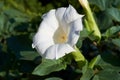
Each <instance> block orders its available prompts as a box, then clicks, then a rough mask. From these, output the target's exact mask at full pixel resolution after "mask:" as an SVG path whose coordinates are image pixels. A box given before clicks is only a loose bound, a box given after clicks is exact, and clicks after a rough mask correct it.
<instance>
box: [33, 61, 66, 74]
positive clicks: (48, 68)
mask: <svg viewBox="0 0 120 80" xmlns="http://www.w3.org/2000/svg"><path fill="white" fill-rule="evenodd" d="M66 67H67V65H66V63H65V62H63V60H62V59H58V60H48V59H43V60H42V63H41V64H40V65H38V66H37V67H36V68H35V70H34V71H33V74H34V75H39V76H44V75H48V74H50V73H51V72H55V71H60V70H62V69H65V68H66Z"/></svg>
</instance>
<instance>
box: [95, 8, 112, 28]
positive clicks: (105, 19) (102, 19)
mask: <svg viewBox="0 0 120 80" xmlns="http://www.w3.org/2000/svg"><path fill="white" fill-rule="evenodd" d="M96 20H97V23H98V26H99V28H100V30H106V29H108V28H109V27H111V25H113V20H112V17H111V16H110V15H108V13H107V11H106V10H105V11H101V12H99V13H98V14H97V15H96Z"/></svg>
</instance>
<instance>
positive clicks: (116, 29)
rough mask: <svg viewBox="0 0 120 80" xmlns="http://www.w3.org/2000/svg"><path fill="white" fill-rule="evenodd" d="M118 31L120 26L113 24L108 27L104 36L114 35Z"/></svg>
mask: <svg viewBox="0 0 120 80" xmlns="http://www.w3.org/2000/svg"><path fill="white" fill-rule="evenodd" d="M118 31H120V26H113V27H111V28H109V29H107V31H106V32H105V33H104V34H103V36H105V37H107V38H108V37H111V36H114V34H115V33H117V32H118Z"/></svg>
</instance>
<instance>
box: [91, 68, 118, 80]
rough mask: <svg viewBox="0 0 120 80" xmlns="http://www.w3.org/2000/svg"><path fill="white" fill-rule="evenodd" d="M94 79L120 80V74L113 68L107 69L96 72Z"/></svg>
mask: <svg viewBox="0 0 120 80" xmlns="http://www.w3.org/2000/svg"><path fill="white" fill-rule="evenodd" d="M93 80H120V74H119V72H117V71H115V70H114V69H112V68H111V69H106V70H102V71H101V72H100V73H98V74H96V75H95V76H94V78H93Z"/></svg>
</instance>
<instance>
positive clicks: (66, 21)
mask: <svg viewBox="0 0 120 80" xmlns="http://www.w3.org/2000/svg"><path fill="white" fill-rule="evenodd" d="M82 17H83V15H79V14H78V13H77V12H76V10H75V9H74V8H73V7H72V6H71V5H69V7H68V8H65V7H62V8H58V9H57V10H55V9H53V10H50V11H49V12H48V13H46V14H44V15H43V17H42V18H43V21H42V22H41V24H40V27H39V29H38V32H37V33H36V34H35V36H34V38H33V44H32V47H33V48H36V49H37V51H38V52H39V53H40V55H41V56H42V57H43V58H46V59H58V58H61V57H63V56H64V55H65V54H68V53H70V52H73V51H75V49H74V45H75V44H76V43H77V40H78V38H79V36H80V34H79V32H80V31H81V30H82V29H83V24H82Z"/></svg>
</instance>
